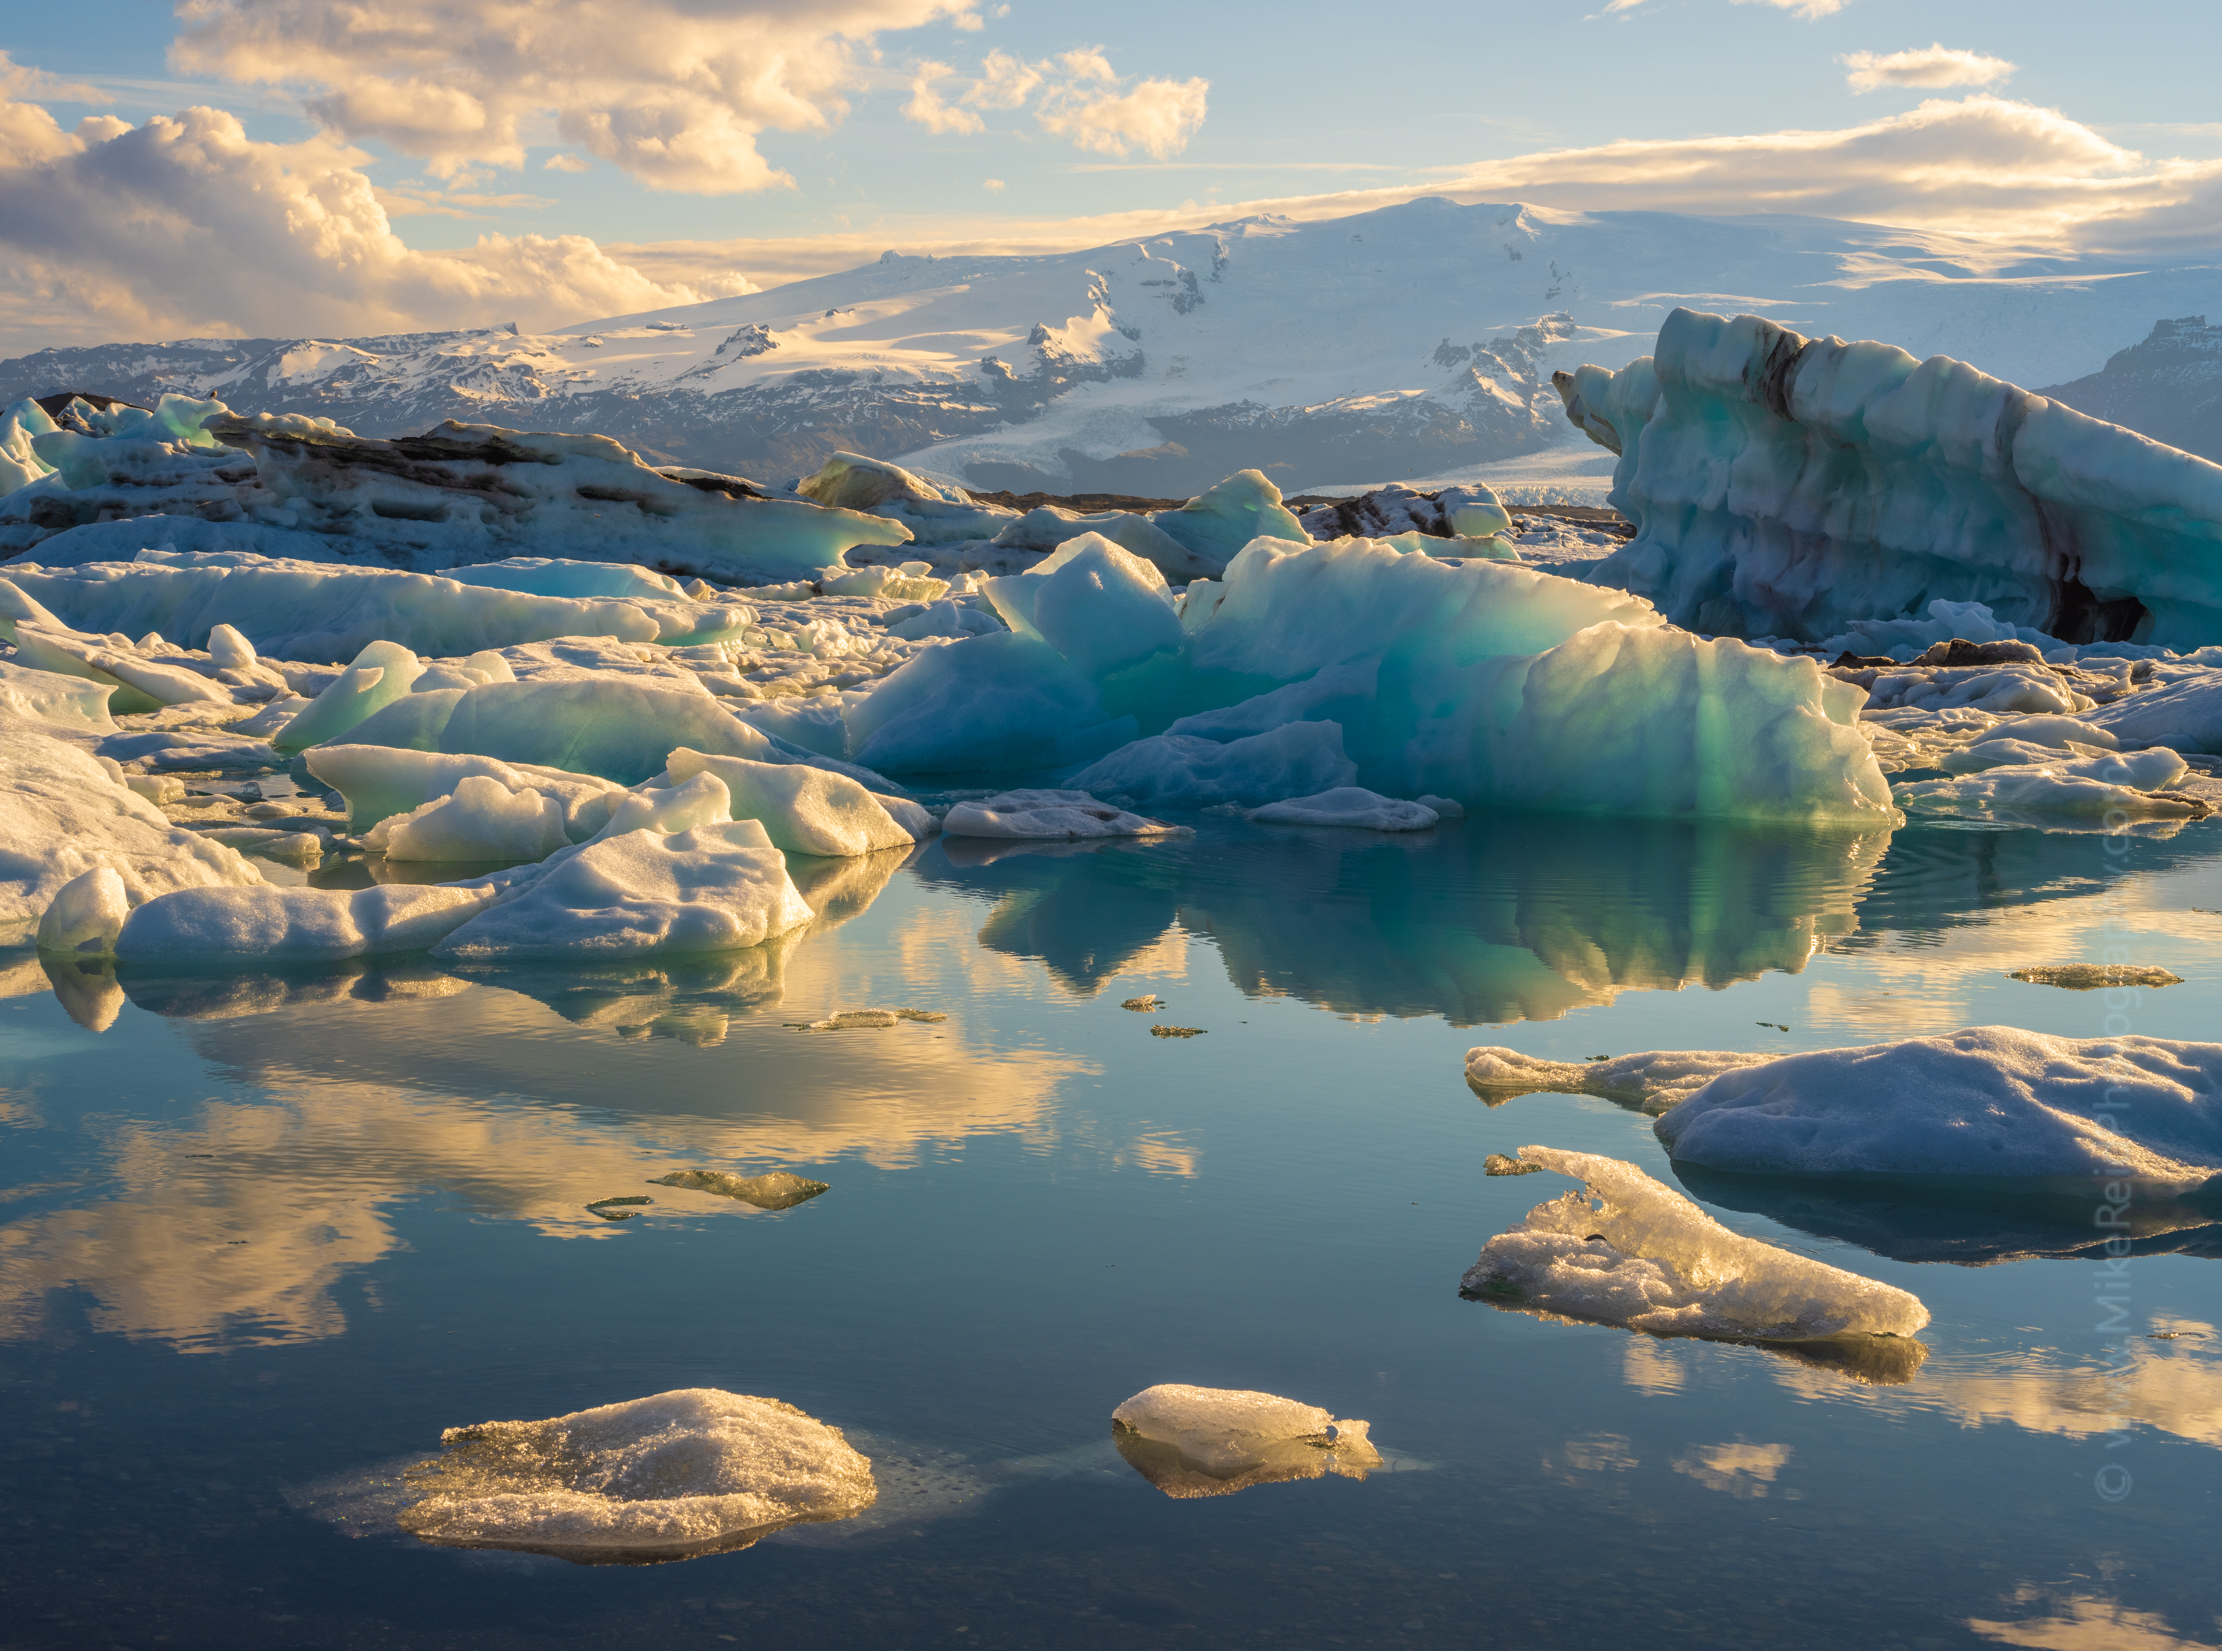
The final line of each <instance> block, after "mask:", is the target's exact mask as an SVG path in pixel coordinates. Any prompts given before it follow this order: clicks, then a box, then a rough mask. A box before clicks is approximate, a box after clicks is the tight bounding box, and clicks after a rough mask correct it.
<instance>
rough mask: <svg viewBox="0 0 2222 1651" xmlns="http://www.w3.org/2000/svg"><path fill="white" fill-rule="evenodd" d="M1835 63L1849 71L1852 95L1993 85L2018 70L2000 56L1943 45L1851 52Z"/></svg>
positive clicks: (1847, 83)
mask: <svg viewBox="0 0 2222 1651" xmlns="http://www.w3.org/2000/svg"><path fill="white" fill-rule="evenodd" d="M1836 61H1837V62H1839V63H1841V64H1843V65H1844V67H1845V68H1847V69H1849V70H1851V73H1850V74H1848V75H1846V76H1845V77H1844V83H1845V84H1846V85H1848V86H1849V87H1851V89H1852V90H1853V91H1855V92H1879V91H1881V90H1882V89H1883V88H1884V87H1885V86H1923V87H1928V88H1931V89H1934V88H1937V87H1940V86H1994V85H1996V84H1997V83H1998V82H1999V81H2001V80H2004V79H2006V78H2007V77H2008V76H2010V75H2011V74H2013V72H2014V70H2015V68H2016V67H2017V65H2015V64H2012V63H2009V62H2007V61H2006V59H2004V58H2003V57H1986V56H1984V55H1983V53H1981V52H1963V51H1957V50H1955V49H1953V48H1952V47H1950V46H1946V45H1943V44H1933V45H1928V46H1920V47H1916V48H1915V49H1913V50H1912V51H1904V52H1853V53H1851V54H1850V55H1849V56H1847V57H1840V58H1838V59H1837V60H1836Z"/></svg>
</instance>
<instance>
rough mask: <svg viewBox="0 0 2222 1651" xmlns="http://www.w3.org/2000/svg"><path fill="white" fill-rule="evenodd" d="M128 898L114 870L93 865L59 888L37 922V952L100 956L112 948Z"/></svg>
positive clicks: (125, 915)
mask: <svg viewBox="0 0 2222 1651" xmlns="http://www.w3.org/2000/svg"><path fill="white" fill-rule="evenodd" d="M130 915H131V898H130V896H129V895H128V894H127V893H126V892H125V890H124V886H123V879H122V878H121V877H120V876H118V875H117V874H116V872H115V870H114V868H112V867H109V866H95V867H94V868H93V869H92V870H91V871H88V872H82V873H80V874H79V875H78V876H75V877H73V878H71V879H70V880H69V881H68V882H66V883H64V884H63V885H62V889H61V892H60V893H59V894H57V895H55V896H54V903H53V904H52V905H51V906H48V907H47V908H46V915H45V916H44V917H42V918H40V919H39V950H40V951H42V952H71V953H81V954H84V955H87V956H93V957H104V956H107V955H109V954H111V953H113V952H114V951H115V949H116V936H117V935H119V934H121V933H123V925H124V920H125V919H126V918H128V917H129V916H130Z"/></svg>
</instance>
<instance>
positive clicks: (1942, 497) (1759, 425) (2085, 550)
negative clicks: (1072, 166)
mask: <svg viewBox="0 0 2222 1651" xmlns="http://www.w3.org/2000/svg"><path fill="white" fill-rule="evenodd" d="M1553 376H1554V381H1555V382H1556V383H1557V384H1558V387H1559V393H1560V395H1561V396H1562V397H1563V399H1564V400H1565V403H1566V410H1567V416H1568V417H1569V418H1570V419H1571V420H1572V421H1573V422H1574V423H1575V424H1576V425H1578V426H1580V427H1581V428H1582V429H1583V430H1584V431H1586V432H1587V433H1588V434H1589V436H1590V437H1591V439H1592V440H1594V441H1596V442H1598V443H1599V444H1600V445H1601V446H1604V447H1606V448H1609V449H1610V450H1611V451H1613V452H1615V453H1617V454H1619V455H1620V462H1619V464H1618V465H1617V466H1615V468H1614V472H1613V491H1612V494H1611V499H1612V502H1613V504H1614V506H1615V507H1616V508H1617V509H1619V510H1620V512H1621V513H1622V514H1623V515H1625V516H1627V517H1628V518H1629V519H1630V520H1631V521H1633V522H1634V523H1635V524H1636V528H1637V532H1636V537H1635V539H1634V540H1633V541H1632V542H1631V543H1629V544H1628V545H1627V546H1626V547H1625V548H1623V549H1621V550H1619V551H1616V552H1615V553H1614V554H1613V555H1611V556H1609V557H1607V558H1606V559H1605V560H1604V561H1603V562H1601V563H1600V564H1598V565H1597V567H1596V568H1595V569H1594V571H1593V572H1592V574H1591V575H1590V577H1591V578H1593V579H1594V580H1596V581H1598V582H1599V583H1606V584H1612V585H1616V586H1619V587H1621V588H1623V589H1626V590H1631V591H1634V592H1636V593H1637V594H1639V595H1643V596H1647V597H1649V598H1651V599H1652V600H1654V601H1656V602H1657V603H1658V604H1659V606H1660V608H1661V609H1663V610H1664V611H1665V613H1666V615H1667V617H1668V618H1670V619H1672V620H1673V621H1675V622H1676V623H1677V624H1683V625H1689V626H1691V627H1693V628H1695V629H1699V630H1704V631H1710V632H1717V633H1721V634H1725V635H1766V636H1786V637H1793V638H1797V639H1801V640H1805V641H1817V640H1819V639H1820V638H1823V637H1835V636H1839V635H1841V634H1844V633H1847V632H1848V631H1849V630H1850V628H1851V627H1852V626H1853V625H1854V624H1856V623H1858V622H1860V621H1871V620H1876V619H1883V618H1889V617H1891V616H1898V615H1914V614H1919V613H1921V612H1923V611H1924V610H1926V609H1927V606H1928V604H1929V603H1931V602H1932V601H1934V600H1936V599H1937V598H1939V597H1944V598H1948V599H1951V600H1954V601H1962V602H1970V601H1972V602H1981V603H1983V604H1985V605H1986V606H1988V608H1989V609H1990V610H1991V611H1992V613H1994V614H1995V615H1996V616H1997V618H1998V619H1999V620H2000V621H2002V622H2003V623H2004V624H2006V625H2009V626H2013V627H2017V634H2018V628H2019V627H2033V628H2035V629H2036V630H2037V631H2040V632H2042V633H2043V634H2045V635H2046V636H2050V637H2058V638H2061V639H2062V640H2064V641H2068V642H2076V643H2084V642H2101V641H2131V642H2140V643H2165V644H2168V645H2169V646H2172V647H2197V646H2199V645H2200V644H2202V643H2205V642H2210V641H2212V640H2214V639H2215V638H2216V637H2217V636H2222V466H2216V465H2213V464H2209V463H2207V462H2206V461H2205V460H2204V459H2198V458H2194V457H2192V456H2191V455H2190V454H2188V453H2181V452H2178V451H2176V450H2175V449H2174V448H2170V447H2163V446H2161V445H2160V444H2159V443H2157V442H2151V441H2147V440H2146V439H2145V438H2144V437H2142V436H2138V435H2134V434H2132V433H2131V432H2129V431H2127V430H2123V429H2120V428H2118V427H2116V426H2114V425H2110V424H2102V423H2100V422H2099V421H2098V420H2096V419H2092V418H2087V417H2085V416H2084V415H2083V414H2081V413H2077V412H2074V411H2072V410H2071V409H2069V408H2068V407H2066V406H2063V405H2062V404H2060V403H2058V402H2053V401H2047V400H2046V399H2045V398H2043V397H2042V396H2035V395H2031V394H2030V393H2029V392H2028V391H2026V390H2021V389H2017V388H2015V387H2014V386H2013V385H2011V384H2006V383H2002V382H2000V381H1999V380H1997V379H1994V378H1990V377H1987V376H1986V375H1984V374H1982V373H1980V372H1977V371H1976V370H1975V369H1974V368H1972V367H1970V366H1967V365H1966V364H1965V363H1963V362H1958V361H1953V360H1951V359H1949V358H1948V357H1945V356H1935V357H1932V358H1931V359H1929V360H1928V361H1916V360H1915V359H1914V358H1913V357H1912V356H1910V355H1908V354H1906V352H1905V351H1903V350H1899V349H1894V348H1892V347H1891V346H1889V345H1887V344H1876V343H1855V344H1847V343H1844V342H1843V341H1842V340H1840V339H1835V338H1822V339H1807V338H1804V337H1801V336H1800V335H1799V334H1797V333H1794V332H1791V331H1789V330H1788V329H1787V328H1784V327H1779V326H1777V325H1775V324H1774V323H1773V322H1771V321H1765V320H1761V319H1760V318H1758V317H1756V316H1749V315H1745V316H1738V317H1737V318H1736V319H1734V320H1732V321H1731V320H1727V319H1724V318H1723V317H1720V316H1717V315H1704V314H1700V313H1698V312H1696V311H1693V310H1683V309H1678V310H1676V311H1675V312H1674V313H1673V314H1671V315H1669V316H1668V317H1667V319H1666V323H1665V325H1664V326H1662V327H1661V328H1660V329H1659V342H1658V348H1657V352H1656V353H1655V354H1654V355H1651V356H1646V357H1644V358H1643V359H1641V360H1638V361H1635V362H1633V363H1631V364H1630V365H1629V366H1627V367H1624V368H1622V369H1621V370H1620V371H1619V372H1617V373H1613V372H1607V371H1605V370H1604V369H1602V368H1598V367H1583V368H1581V369H1580V370H1579V371H1577V372H1573V373H1559V374H1555V375H1553Z"/></svg>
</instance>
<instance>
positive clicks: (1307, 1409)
mask: <svg viewBox="0 0 2222 1651" xmlns="http://www.w3.org/2000/svg"><path fill="white" fill-rule="evenodd" d="M1111 1429H1112V1442H1113V1443H1114V1444H1115V1445H1117V1446H1118V1450H1119V1454H1120V1455H1121V1456H1122V1457H1124V1458H1125V1459H1126V1461H1127V1464H1128V1465H1129V1466H1130V1467H1132V1468H1133V1469H1134V1471H1135V1472H1137V1473H1139V1474H1140V1475H1141V1476H1142V1477H1143V1478H1145V1479H1147V1480H1148V1481H1149V1482H1150V1483H1151V1484H1153V1485H1155V1486H1156V1487H1157V1488H1158V1489H1159V1490H1161V1491H1163V1492H1164V1493H1165V1494H1166V1495H1167V1496H1171V1497H1177V1498H1182V1499H1188V1498H1194V1497H1202V1496H1232V1495H1233V1494H1234V1493H1235V1492H1236V1491H1238V1490H1248V1489H1249V1488H1250V1487H1251V1486H1253V1485H1276V1484H1284V1483H1286V1482H1288V1481H1289V1480H1292V1479H1318V1478H1321V1477H1323V1476H1324V1475H1326V1474H1330V1473H1333V1474H1339V1475H1341V1476H1342V1477H1343V1478H1345V1479H1363V1478H1364V1477H1365V1476H1366V1475H1367V1474H1368V1473H1371V1472H1373V1471H1374V1470H1375V1469H1377V1468H1379V1467H1380V1466H1381V1465H1382V1464H1381V1453H1380V1451H1378V1450H1376V1449H1375V1448H1374V1446H1373V1442H1372V1440H1371V1439H1370V1438H1369V1437H1368V1436H1367V1427H1366V1424H1365V1423H1364V1422H1350V1421H1340V1420H1337V1419H1336V1418H1335V1417H1334V1416H1333V1415H1332V1414H1330V1413H1329V1412H1327V1411H1325V1410H1322V1409H1320V1408H1319V1407H1318V1406H1317V1405H1308V1404H1299V1403H1298V1402H1297V1401H1296V1400H1294V1399H1284V1398H1281V1397H1280V1396H1279V1395H1277V1394H1273V1393H1252V1392H1240V1391H1236V1390H1233V1389H1229V1388H1221V1387H1188V1386H1184V1385H1181V1384H1179V1383H1173V1382H1168V1383H1164V1384H1161V1385H1160V1386H1157V1387H1151V1388H1145V1389H1143V1390H1142V1391H1141V1392H1140V1393H1137V1394H1135V1395H1134V1397H1133V1398H1131V1399H1129V1400H1127V1401H1126V1402H1125V1403H1124V1404H1122V1405H1120V1406H1119V1408H1118V1409H1117V1410H1114V1411H1113V1412H1112V1413H1111Z"/></svg>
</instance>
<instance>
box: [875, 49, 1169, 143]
mask: <svg viewBox="0 0 2222 1651" xmlns="http://www.w3.org/2000/svg"><path fill="white" fill-rule="evenodd" d="M957 80H958V75H957V71H956V70H955V69H953V68H951V67H950V66H949V65H948V64H946V63H934V62H926V63H921V64H919V65H918V71H917V76H916V78H915V79H913V80H912V82H911V100H910V102H909V103H907V104H905V105H904V106H903V113H904V115H905V116H907V117H908V118H909V119H911V120H914V121H916V122H918V124H919V125H921V126H923V127H925V128H926V129H927V130H928V131H930V132H965V133H973V132H980V131H984V130H986V124H987V123H986V122H985V121H983V120H982V119H981V118H980V116H979V115H978V114H976V113H974V111H975V110H979V109H997V110H1000V109H1020V108H1024V107H1025V106H1026V104H1027V103H1028V102H1030V101H1031V102H1033V103H1034V105H1035V108H1034V119H1035V122H1036V124H1038V125H1039V126H1040V127H1041V129H1042V130H1043V131H1045V132H1047V133H1049V134H1050V135H1051V136H1052V137H1060V138H1064V139H1066V140H1067V141H1068V142H1070V143H1071V144H1072V145H1073V146H1074V147H1075V148H1078V149H1088V150H1093V151H1095V152H1096V153H1098V154H1105V155H1126V154H1130V153H1132V152H1133V151H1135V150H1137V149H1139V150H1141V151H1142V152H1143V153H1145V154H1149V155H1154V156H1156V157H1157V158H1158V159H1160V160H1162V159H1164V158H1165V157H1166V156H1168V155H1177V154H1179V153H1180V152H1181V150H1183V149H1185V148H1187V147H1188V140H1189V139H1190V138H1192V137H1194V136H1195V135H1196V132H1197V129H1198V128H1199V127H1201V126H1202V125H1203V123H1204V109H1205V103H1206V99H1207V94H1208V93H1209V92H1210V90H1211V82H1210V81H1208V80H1199V79H1190V80H1162V79H1144V80H1138V81H1135V82H1133V83H1131V84H1129V83H1127V82H1125V81H1122V80H1121V79H1120V77H1119V74H1118V72H1117V71H1116V70H1115V69H1113V68H1112V67H1111V61H1110V59H1109V58H1107V57H1105V56H1104V55H1103V50H1102V48H1101V47H1092V48H1083V49H1081V50H1078V51H1070V52H1063V53H1060V54H1059V55H1057V56H1055V57H1046V58H1043V59H1041V60H1040V61H1038V62H1034V63H1028V62H1026V61H1025V60H1024V59H1022V58H1017V57H1013V56H1012V55H1011V54H1010V53H1008V52H1001V51H996V52H990V53H988V55H987V56H986V57H985V58H984V59H983V60H982V61H981V64H980V72H979V74H978V75H977V76H976V77H974V78H973V79H972V80H970V81H968V82H964V83H963V86H962V89H961V90H960V91H958V92H957V94H956V101H955V102H954V103H951V102H949V101H947V100H946V99H945V98H944V97H943V95H942V93H941V90H940V88H941V86H942V84H943V83H944V82H951V83H954V82H956V81H957Z"/></svg>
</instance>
